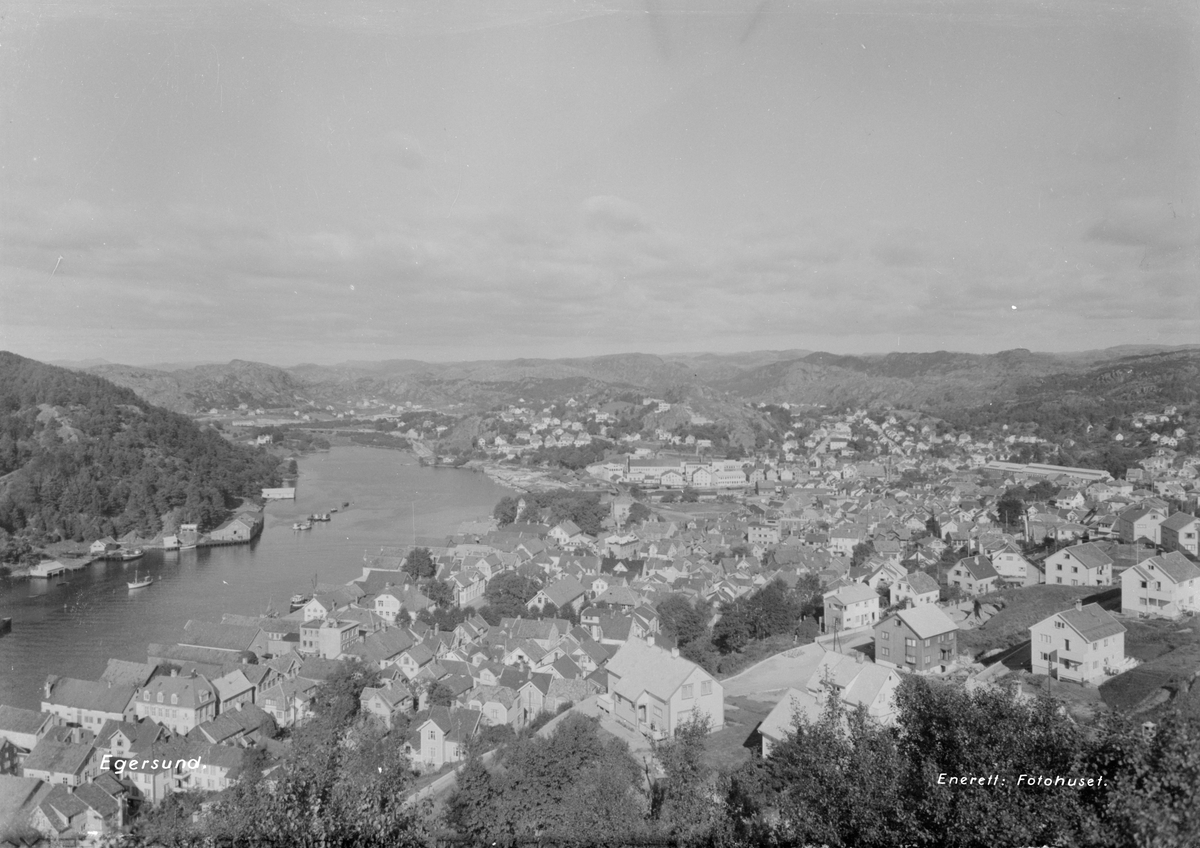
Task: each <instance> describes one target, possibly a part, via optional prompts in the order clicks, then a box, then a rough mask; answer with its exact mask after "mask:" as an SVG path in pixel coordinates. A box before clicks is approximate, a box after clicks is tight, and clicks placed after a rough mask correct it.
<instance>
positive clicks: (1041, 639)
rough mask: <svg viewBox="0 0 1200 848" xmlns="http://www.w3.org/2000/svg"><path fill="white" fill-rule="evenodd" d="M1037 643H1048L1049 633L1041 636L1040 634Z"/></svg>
mask: <svg viewBox="0 0 1200 848" xmlns="http://www.w3.org/2000/svg"><path fill="white" fill-rule="evenodd" d="M1038 641H1040V642H1049V641H1050V634H1049V633H1043V634H1041V638H1040V639H1039V640H1038Z"/></svg>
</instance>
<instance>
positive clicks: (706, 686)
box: [700, 680, 712, 695]
mask: <svg viewBox="0 0 1200 848" xmlns="http://www.w3.org/2000/svg"><path fill="white" fill-rule="evenodd" d="M700 694H701V695H711V694H712V681H711V680H702V681H700Z"/></svg>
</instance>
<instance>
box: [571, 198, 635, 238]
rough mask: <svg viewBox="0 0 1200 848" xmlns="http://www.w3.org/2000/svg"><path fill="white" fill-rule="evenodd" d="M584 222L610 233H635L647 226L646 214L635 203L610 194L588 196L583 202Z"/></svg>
mask: <svg viewBox="0 0 1200 848" xmlns="http://www.w3.org/2000/svg"><path fill="white" fill-rule="evenodd" d="M583 220H584V223H585V224H586V225H587V226H588V227H591V228H593V229H597V230H606V231H608V232H612V233H635V232H640V231H642V230H645V229H646V228H647V226H648V225H647V222H646V215H645V213H644V212H642V210H641V208H640V207H638V206H637V204H634V203H630V202H629V201H628V200H622V199H621V198H619V197H612V196H611V195H597V196H595V197H589V198H588V199H587V200H585V201H584V202H583Z"/></svg>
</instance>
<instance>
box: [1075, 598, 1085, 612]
mask: <svg viewBox="0 0 1200 848" xmlns="http://www.w3.org/2000/svg"><path fill="white" fill-rule="evenodd" d="M1075 609H1077V610H1081V609H1083V598H1076V599H1075Z"/></svg>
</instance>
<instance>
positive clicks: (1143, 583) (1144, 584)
mask: <svg viewBox="0 0 1200 848" xmlns="http://www.w3.org/2000/svg"><path fill="white" fill-rule="evenodd" d="M1142 588H1143V589H1145V588H1146V581H1145V580H1143V581H1142Z"/></svg>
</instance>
